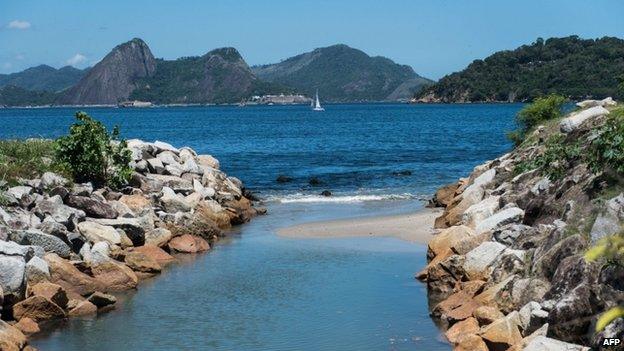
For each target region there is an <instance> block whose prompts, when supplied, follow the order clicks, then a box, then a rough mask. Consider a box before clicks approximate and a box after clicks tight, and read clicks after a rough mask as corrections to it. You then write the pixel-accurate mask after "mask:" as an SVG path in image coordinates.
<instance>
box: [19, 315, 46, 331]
mask: <svg viewBox="0 0 624 351" xmlns="http://www.w3.org/2000/svg"><path fill="white" fill-rule="evenodd" d="M14 327H15V328H17V329H19V330H20V331H21V332H22V333H24V334H26V335H32V334H35V333H38V332H40V331H41V329H39V324H37V322H35V321H34V320H32V319H30V318H29V317H24V318H22V319H20V320H19V322H17V323H15V325H14Z"/></svg>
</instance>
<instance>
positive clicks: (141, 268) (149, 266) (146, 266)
mask: <svg viewBox="0 0 624 351" xmlns="http://www.w3.org/2000/svg"><path fill="white" fill-rule="evenodd" d="M124 262H125V263H126V264H127V265H128V267H130V268H131V269H132V270H134V271H138V272H143V273H160V271H161V270H162V268H161V267H160V265H159V264H158V262H156V260H154V259H153V258H151V257H149V256H147V255H145V254H144V253H141V252H139V251H131V252H128V253H127V254H126V257H125V259H124Z"/></svg>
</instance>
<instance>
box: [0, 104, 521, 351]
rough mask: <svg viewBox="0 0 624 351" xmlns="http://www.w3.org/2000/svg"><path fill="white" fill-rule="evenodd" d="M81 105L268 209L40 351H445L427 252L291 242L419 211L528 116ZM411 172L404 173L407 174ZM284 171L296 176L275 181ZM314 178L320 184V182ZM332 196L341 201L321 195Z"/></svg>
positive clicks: (361, 243) (56, 121)
mask: <svg viewBox="0 0 624 351" xmlns="http://www.w3.org/2000/svg"><path fill="white" fill-rule="evenodd" d="M326 108H327V111H326V112H325V113H320V114H319V113H313V112H310V111H309V109H308V108H307V107H306V106H272V107H266V106H264V107H263V106H259V107H247V108H235V107H192V108H153V109H112V108H91V109H86V110H87V111H88V112H89V113H90V114H91V115H92V116H94V117H96V118H98V119H100V120H102V121H103V122H104V123H105V124H107V125H108V126H112V125H115V124H118V125H120V126H121V128H122V133H123V134H124V136H125V137H127V138H142V139H145V140H156V139H159V140H163V141H167V142H170V143H172V144H174V145H176V146H184V145H188V146H191V147H193V148H194V149H196V150H197V151H198V152H200V153H210V154H213V155H214V156H215V157H217V158H218V159H219V160H220V161H221V163H222V165H223V169H224V170H225V171H226V172H228V173H229V174H230V175H233V176H236V177H239V178H240V179H242V180H243V181H244V182H245V184H246V185H247V186H248V187H249V188H251V189H252V190H253V191H255V192H257V193H258V194H259V196H260V197H262V198H263V199H264V200H266V204H267V205H268V207H269V211H270V214H269V215H268V216H265V217H260V218H257V219H255V220H254V221H253V222H252V223H250V224H247V225H244V226H242V227H240V228H238V229H237V233H235V234H234V235H233V236H232V237H231V238H230V239H228V240H224V241H222V242H221V243H219V244H218V245H217V246H216V247H215V248H214V249H213V250H212V251H211V252H210V253H209V254H206V255H198V256H196V257H193V258H188V257H186V258H184V259H183V260H182V262H181V263H180V264H177V265H173V266H171V267H170V268H168V269H167V270H166V271H165V272H164V273H163V274H162V275H161V276H159V277H157V278H155V279H152V280H149V281H148V282H146V283H144V284H143V285H141V286H140V289H139V290H138V291H137V292H136V293H133V294H130V295H129V296H128V297H129V298H127V299H123V300H122V301H120V302H119V303H118V306H117V309H116V310H115V311H112V312H110V313H107V314H104V315H101V316H99V317H98V318H96V319H90V320H76V319H72V320H69V321H67V322H64V325H63V326H62V327H61V328H60V329H53V330H52V331H51V332H48V333H47V334H43V335H40V336H39V338H38V339H36V340H35V341H34V344H35V346H37V347H39V348H40V349H42V350H86V349H88V350H143V349H147V350H171V349H175V350H185V349H188V350H190V349H210V350H448V349H450V347H449V346H448V345H446V344H444V343H443V342H441V341H439V340H440V337H439V331H438V329H437V328H436V327H435V326H434V324H433V322H432V321H431V320H430V319H429V317H428V308H427V296H426V289H425V286H424V285H422V284H420V283H418V282H417V281H415V280H414V278H413V275H414V272H416V271H418V270H420V269H421V268H422V267H423V266H424V265H425V247H424V246H421V245H416V244H411V243H407V242H402V241H399V240H397V239H392V238H343V239H286V238H281V237H278V236H276V235H275V234H274V232H275V230H276V229H277V228H280V227H284V226H289V225H293V224H298V223H302V222H308V221H315V220H323V219H337V218H345V217H357V216H368V215H385V214H396V213H404V212H409V211H414V210H416V209H418V208H420V207H421V206H422V202H420V201H418V200H417V199H419V198H421V197H423V196H429V195H430V194H431V193H432V192H433V191H434V190H435V188H436V187H438V186H440V185H441V184H445V183H449V182H452V181H455V180H456V179H457V178H458V177H462V176H465V175H466V174H467V173H468V172H469V171H470V170H471V169H472V168H473V167H474V166H476V165H478V164H480V163H482V162H483V161H485V160H488V159H491V158H494V157H496V156H499V155H500V154H502V153H504V152H505V151H507V150H508V149H509V147H510V144H509V142H508V141H507V140H506V139H505V137H504V132H505V131H506V130H509V129H512V128H513V123H512V121H513V116H514V114H515V113H516V112H517V111H518V110H519V109H520V108H521V105H518V104H514V105H418V106H411V105H398V104H395V105H382V104H370V105H363V104H360V105H328V106H326ZM74 110H75V109H65V108H63V109H0V138H12V137H19V138H25V137H38V136H39V137H57V136H59V135H62V134H65V133H66V131H67V128H68V127H69V125H70V124H71V123H72V122H73V118H72V114H73V112H74ZM401 171H409V172H403V173H400V174H399V173H397V172H401ZM280 174H284V175H287V176H290V177H292V178H293V180H292V181H291V182H288V183H277V182H276V181H275V179H276V177H277V176H278V175H280ZM311 177H318V179H319V180H320V181H321V185H319V186H311V185H310V184H309V183H308V181H309V179H310V178H311ZM324 189H329V190H331V191H332V192H333V193H334V196H333V197H330V198H324V197H319V196H318V194H319V192H320V191H321V190H324Z"/></svg>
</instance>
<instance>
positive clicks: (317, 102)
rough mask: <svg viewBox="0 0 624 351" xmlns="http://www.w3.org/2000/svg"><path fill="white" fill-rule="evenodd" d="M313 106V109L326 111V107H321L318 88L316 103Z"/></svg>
mask: <svg viewBox="0 0 624 351" xmlns="http://www.w3.org/2000/svg"><path fill="white" fill-rule="evenodd" d="M312 107H313V108H312V110H313V111H325V109H324V108H322V107H321V102H320V101H319V98H318V90H317V91H316V102H315V103H314V105H313V106H312Z"/></svg>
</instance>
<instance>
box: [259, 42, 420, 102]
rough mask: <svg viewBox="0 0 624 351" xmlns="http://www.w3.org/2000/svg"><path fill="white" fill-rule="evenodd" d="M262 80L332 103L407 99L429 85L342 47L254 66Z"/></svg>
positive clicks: (401, 67) (389, 63) (408, 72)
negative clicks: (316, 94)
mask: <svg viewBox="0 0 624 351" xmlns="http://www.w3.org/2000/svg"><path fill="white" fill-rule="evenodd" d="M252 70H253V72H254V73H255V74H256V75H257V76H258V77H259V78H260V79H262V80H265V81H268V82H274V83H279V84H283V85H285V86H289V87H293V88H295V89H296V90H297V91H298V92H301V93H304V94H307V95H310V96H311V95H313V94H314V93H315V91H316V90H318V91H319V94H321V96H322V97H323V99H327V100H332V101H371V100H374V101H381V100H400V99H409V98H410V97H411V96H413V95H414V94H415V93H416V92H417V91H419V90H420V89H422V88H423V87H424V86H427V85H429V84H431V83H432V81H430V80H429V79H427V78H423V77H421V76H419V75H418V74H416V73H415V72H414V70H413V69H412V68H411V67H410V66H407V65H399V64H397V63H395V62H393V61H392V60H390V59H388V58H385V57H380V56H376V57H371V56H369V55H367V54H366V53H364V52H362V51H360V50H358V49H354V48H351V47H349V46H347V45H344V44H338V45H332V46H328V47H324V48H319V49H315V50H313V51H310V52H307V53H304V54H301V55H297V56H294V57H291V58H288V59H286V60H284V61H282V62H280V63H275V64H270V65H262V66H254V67H252Z"/></svg>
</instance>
